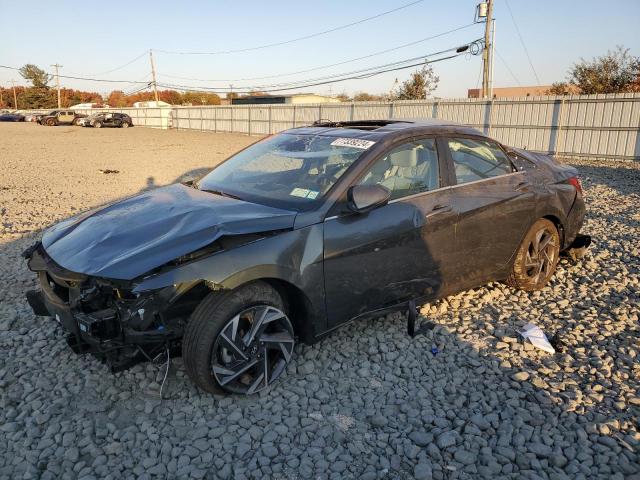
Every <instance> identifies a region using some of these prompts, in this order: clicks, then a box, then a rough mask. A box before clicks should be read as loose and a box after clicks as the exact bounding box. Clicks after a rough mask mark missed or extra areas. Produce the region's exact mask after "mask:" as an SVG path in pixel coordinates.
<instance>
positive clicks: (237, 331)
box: [211, 305, 294, 395]
mask: <svg viewBox="0 0 640 480" xmlns="http://www.w3.org/2000/svg"><path fill="white" fill-rule="evenodd" d="M293 347H294V336H293V327H292V326H291V322H290V321H289V318H288V317H287V316H286V315H285V313H284V312H282V311H281V310H278V309H277V308H275V307H272V306H270V305H256V306H253V307H250V308H247V309H245V310H243V311H242V312H240V313H239V314H238V315H236V316H235V317H233V318H232V319H231V320H229V322H227V324H226V325H225V326H224V327H223V328H222V330H221V331H220V333H219V334H218V337H217V338H216V341H215V342H214V344H213V349H212V351H211V368H212V371H213V375H214V376H215V379H216V381H217V382H218V384H219V385H220V386H221V387H222V388H223V389H225V390H227V391H229V392H232V393H240V394H246V395H249V394H252V393H256V392H258V391H260V390H262V389H264V388H266V387H267V386H269V385H270V384H271V383H273V382H274V381H275V380H276V379H277V378H278V377H279V376H280V375H281V374H282V373H283V372H284V369H285V367H286V365H287V363H289V360H290V359H291V356H292V354H293Z"/></svg>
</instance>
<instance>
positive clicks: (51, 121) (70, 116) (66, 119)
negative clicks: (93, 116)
mask: <svg viewBox="0 0 640 480" xmlns="http://www.w3.org/2000/svg"><path fill="white" fill-rule="evenodd" d="M84 117H86V115H85V114H84V113H76V112H74V111H73V110H53V111H52V112H49V113H46V114H44V115H42V116H41V117H39V120H38V123H39V124H40V125H47V126H50V127H53V126H56V125H78V121H79V120H80V119H81V118H84Z"/></svg>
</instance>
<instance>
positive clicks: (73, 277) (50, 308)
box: [24, 244, 182, 373]
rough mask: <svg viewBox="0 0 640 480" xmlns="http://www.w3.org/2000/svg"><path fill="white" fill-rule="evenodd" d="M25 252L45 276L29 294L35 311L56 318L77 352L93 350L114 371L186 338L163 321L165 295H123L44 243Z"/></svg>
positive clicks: (31, 263) (35, 267)
mask: <svg viewBox="0 0 640 480" xmlns="http://www.w3.org/2000/svg"><path fill="white" fill-rule="evenodd" d="M24 256H25V258H27V259H28V266H29V268H30V269H31V270H32V271H34V272H37V273H38V278H39V281H40V289H38V290H30V291H28V292H27V293H26V297H27V302H28V303H29V305H30V306H31V308H32V309H33V313H34V314H35V315H39V316H49V317H52V318H54V319H55V320H56V321H57V322H58V323H59V324H60V326H61V327H62V329H63V330H64V331H65V332H66V334H67V338H66V340H67V343H68V345H69V347H70V348H71V350H73V352H75V353H77V354H85V353H91V354H92V355H94V356H95V357H97V358H99V359H100V360H102V361H104V362H105V363H106V364H107V365H108V366H109V367H110V369H111V371H112V372H114V373H115V372H119V371H122V370H126V369H128V368H130V367H132V366H134V365H136V364H137V363H140V362H144V361H148V360H149V359H151V358H153V357H155V356H156V355H157V354H158V353H159V352H162V351H165V350H166V349H167V348H168V347H174V346H175V344H176V342H177V341H178V340H179V339H180V338H181V337H182V332H181V329H180V328H177V327H176V326H174V328H167V326H166V325H165V324H164V323H163V320H162V318H161V317H162V315H161V313H162V311H163V309H164V308H166V306H167V303H166V298H165V296H163V295H156V294H151V295H149V296H145V297H139V298H138V297H132V298H128V299H127V300H124V299H122V298H120V296H121V295H120V294H121V292H120V291H118V290H117V289H116V288H114V287H113V286H112V285H110V284H108V282H107V281H105V280H100V279H95V278H91V277H87V276H85V275H81V274H77V273H75V272H70V271H68V270H65V269H64V268H62V267H60V266H59V265H57V264H56V263H55V262H53V260H52V259H51V258H50V257H48V255H47V254H46V252H44V250H43V249H42V247H41V246H40V244H36V245H34V246H33V247H31V248H29V249H28V250H26V251H25V253H24ZM116 292H118V293H116Z"/></svg>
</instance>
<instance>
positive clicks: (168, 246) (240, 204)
mask: <svg viewBox="0 0 640 480" xmlns="http://www.w3.org/2000/svg"><path fill="white" fill-rule="evenodd" d="M295 216H296V213H295V212H291V211H288V210H281V209H277V208H272V207H267V206H264V205H258V204H255V203H249V202H244V201H242V200H236V199H232V198H227V197H222V196H220V195H215V194H212V193H207V192H203V191H200V190H197V189H194V188H190V187H187V186H185V185H182V184H173V185H169V186H167V187H162V188H158V189H155V190H151V191H149V192H146V193H143V194H141V195H137V196H135V197H132V198H129V199H126V200H122V201H120V202H117V203H114V204H113V205H110V206H108V207H105V208H103V209H97V210H93V211H89V212H85V213H84V214H81V215H78V216H76V217H72V218H70V219H68V220H65V221H63V222H60V223H58V224H57V225H55V226H53V227H51V228H49V229H48V230H47V231H46V232H45V233H44V236H43V237H42V245H43V246H44V248H45V250H46V252H47V254H48V255H49V256H50V257H51V258H52V259H53V260H54V261H55V262H56V263H58V264H59V265H60V266H62V267H64V268H66V269H68V270H71V271H73V272H77V273H84V274H87V275H94V276H99V277H106V278H114V279H123V280H131V279H133V278H136V277H138V276H140V275H142V274H144V273H146V272H148V271H150V270H152V269H154V268H156V267H159V266H161V265H164V264H165V263H167V262H169V261H171V260H174V259H175V258H177V257H180V256H181V255H186V254H188V253H191V252H194V251H196V250H198V249H200V248H202V247H204V246H206V245H208V244H210V243H212V242H213V241H215V240H216V239H218V238H220V237H222V236H225V235H242V234H249V233H260V232H267V231H271V230H282V229H288V228H293V223H294V220H295Z"/></svg>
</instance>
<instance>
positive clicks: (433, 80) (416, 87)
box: [394, 65, 440, 100]
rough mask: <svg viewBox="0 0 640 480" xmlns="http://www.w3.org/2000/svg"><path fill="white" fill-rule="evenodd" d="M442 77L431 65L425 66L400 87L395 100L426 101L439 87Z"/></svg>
mask: <svg viewBox="0 0 640 480" xmlns="http://www.w3.org/2000/svg"><path fill="white" fill-rule="evenodd" d="M439 81H440V77H438V75H436V74H435V72H434V71H433V67H432V66H431V65H425V66H424V67H422V68H421V69H420V70H418V71H416V72H413V73H412V74H411V76H410V77H409V78H408V79H407V80H405V82H404V83H403V84H402V85H400V87H399V88H398V91H397V93H395V94H394V99H395V100H424V99H425V98H427V97H428V96H429V95H431V92H433V91H434V90H435V89H436V88H437V87H438V82H439Z"/></svg>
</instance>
